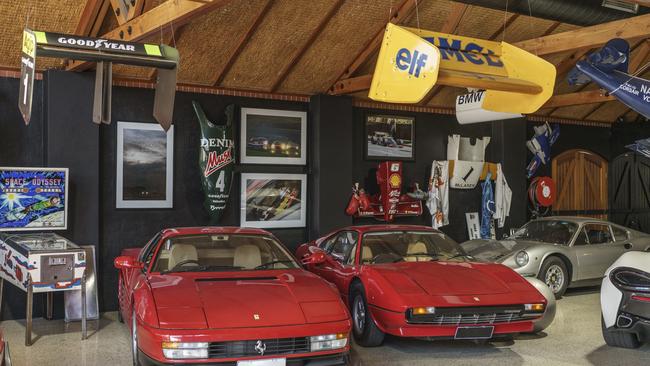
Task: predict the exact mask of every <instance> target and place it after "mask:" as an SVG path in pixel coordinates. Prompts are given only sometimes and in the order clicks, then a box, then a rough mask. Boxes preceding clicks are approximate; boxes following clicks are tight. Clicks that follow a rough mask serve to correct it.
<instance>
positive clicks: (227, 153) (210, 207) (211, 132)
mask: <svg viewBox="0 0 650 366" xmlns="http://www.w3.org/2000/svg"><path fill="white" fill-rule="evenodd" d="M192 105H193V106H194V111H195V112H196V116H197V118H198V119H199V124H200V125H201V148H200V150H201V151H200V153H199V167H200V169H201V183H202V186H203V194H204V195H205V201H204V203H203V206H204V207H205V209H206V210H207V211H208V214H209V215H210V218H211V222H212V223H213V224H215V223H217V222H219V219H220V218H221V215H222V213H223V211H224V210H225V209H226V205H227V204H228V198H229V197H230V187H231V185H232V176H233V168H234V166H235V153H234V151H235V146H234V142H233V130H232V129H233V128H232V124H233V117H234V106H233V105H229V106H227V107H226V112H225V114H226V123H225V125H215V124H214V123H212V122H210V121H209V120H208V118H207V117H206V115H205V113H204V112H203V109H202V108H201V105H200V104H199V103H197V102H195V101H194V102H192Z"/></svg>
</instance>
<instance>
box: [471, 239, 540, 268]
mask: <svg viewBox="0 0 650 366" xmlns="http://www.w3.org/2000/svg"><path fill="white" fill-rule="evenodd" d="M539 245H553V244H548V243H540V242H535V241H526V240H512V239H504V240H484V239H475V240H469V241H466V242H464V243H462V244H461V246H462V247H463V249H464V250H465V252H467V254H469V255H471V256H472V257H474V258H476V259H478V260H480V261H486V262H497V263H500V262H502V261H503V260H504V259H506V258H507V257H508V256H510V254H513V253H516V252H518V251H520V250H526V249H528V248H530V247H533V246H539Z"/></svg>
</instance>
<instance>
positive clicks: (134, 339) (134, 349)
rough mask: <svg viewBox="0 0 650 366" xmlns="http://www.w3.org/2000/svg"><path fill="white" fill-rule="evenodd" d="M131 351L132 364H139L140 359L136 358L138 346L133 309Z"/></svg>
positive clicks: (136, 326)
mask: <svg viewBox="0 0 650 366" xmlns="http://www.w3.org/2000/svg"><path fill="white" fill-rule="evenodd" d="M131 353H132V355H133V366H140V360H139V359H138V354H139V353H140V352H139V347H138V321H137V320H136V315H135V310H134V311H133V314H132V315H131Z"/></svg>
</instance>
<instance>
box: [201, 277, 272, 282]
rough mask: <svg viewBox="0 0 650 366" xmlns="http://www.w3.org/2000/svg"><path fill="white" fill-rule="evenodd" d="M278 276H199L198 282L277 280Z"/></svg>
mask: <svg viewBox="0 0 650 366" xmlns="http://www.w3.org/2000/svg"><path fill="white" fill-rule="evenodd" d="M277 279H278V278H277V277H229V278H197V279H196V280H195V281H196V282H233V281H275V280H277Z"/></svg>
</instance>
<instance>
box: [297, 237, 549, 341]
mask: <svg viewBox="0 0 650 366" xmlns="http://www.w3.org/2000/svg"><path fill="white" fill-rule="evenodd" d="M297 256H298V258H305V261H306V262H310V263H309V264H308V265H307V269H309V270H310V271H312V272H314V273H316V274H318V275H320V276H321V277H323V278H325V279H326V280H328V281H330V282H331V283H333V284H335V285H336V286H337V287H338V289H339V292H340V294H341V297H342V299H343V301H345V302H346V303H347V304H348V306H349V308H350V312H351V315H352V323H353V334H354V336H355V339H356V341H357V343H358V344H360V345H362V346H369V347H370V346H377V345H380V344H381V343H382V342H383V339H384V334H385V333H388V334H392V335H396V336H401V337H424V338H429V337H439V338H453V339H490V338H493V337H494V336H495V335H504V334H513V333H520V332H531V331H532V330H533V321H534V320H536V319H538V318H540V317H541V316H543V315H544V312H545V310H546V299H545V298H544V296H543V295H542V294H540V293H539V292H538V291H537V290H536V289H535V288H534V287H533V286H532V285H530V284H529V283H528V281H526V280H525V279H524V278H523V277H521V276H520V275H519V274H517V273H516V272H514V271H513V270H511V269H510V268H508V267H506V266H503V265H499V264H489V263H476V262H473V261H472V259H471V257H469V256H468V255H466V253H465V252H464V251H463V249H462V248H461V247H460V246H459V245H458V244H457V243H456V242H454V241H453V240H452V239H450V238H449V237H447V236H446V235H445V234H443V233H441V232H439V231H437V230H434V229H432V228H430V227H425V226H410V225H409V226H407V225H373V226H351V227H347V228H344V229H341V230H338V231H335V232H333V233H331V234H329V235H327V236H325V237H323V238H320V239H318V240H315V241H313V242H309V243H306V244H303V245H302V246H300V247H299V248H298V250H297Z"/></svg>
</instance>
